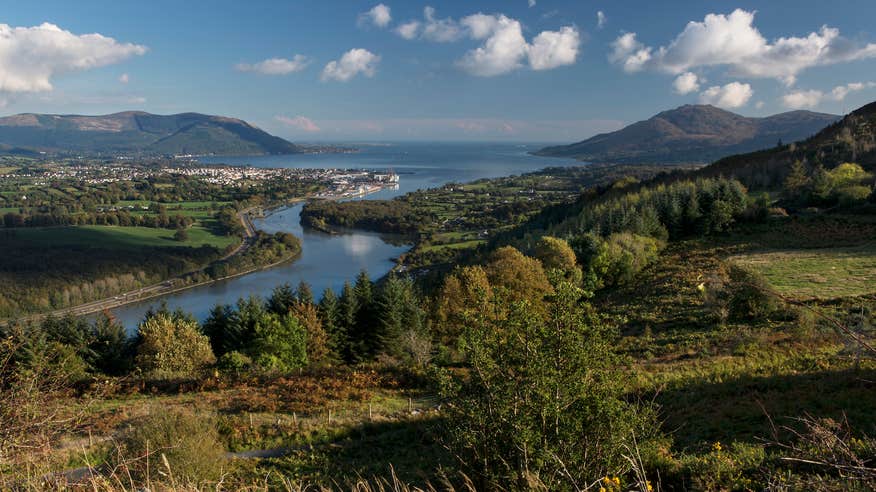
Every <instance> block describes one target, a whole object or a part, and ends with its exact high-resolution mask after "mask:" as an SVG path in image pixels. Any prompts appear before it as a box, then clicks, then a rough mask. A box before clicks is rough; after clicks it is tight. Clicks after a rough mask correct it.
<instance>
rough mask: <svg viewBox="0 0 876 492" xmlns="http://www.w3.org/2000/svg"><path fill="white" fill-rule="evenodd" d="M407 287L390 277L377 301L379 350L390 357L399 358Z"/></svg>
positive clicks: (392, 276)
mask: <svg viewBox="0 0 876 492" xmlns="http://www.w3.org/2000/svg"><path fill="white" fill-rule="evenodd" d="M406 287H407V286H406V285H405V282H404V280H402V279H400V278H399V277H398V276H396V275H390V276H389V277H388V278H387V279H386V282H385V283H384V284H383V288H382V289H381V290H380V295H379V297H378V299H377V319H378V320H379V325H380V330H379V333H378V336H379V338H380V350H381V351H384V352H386V353H388V354H390V355H393V356H396V357H399V356H401V355H402V354H401V348H400V340H401V335H402V331H403V330H404V328H405V324H406V323H405V322H406V320H405V305H406V303H407V299H406V297H407V295H408V293H407V292H406V290H407V288H406Z"/></svg>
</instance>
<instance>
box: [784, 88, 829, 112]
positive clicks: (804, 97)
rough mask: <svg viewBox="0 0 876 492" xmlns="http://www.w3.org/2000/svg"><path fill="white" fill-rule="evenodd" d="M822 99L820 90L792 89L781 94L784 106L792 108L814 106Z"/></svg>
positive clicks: (822, 95)
mask: <svg viewBox="0 0 876 492" xmlns="http://www.w3.org/2000/svg"><path fill="white" fill-rule="evenodd" d="M822 99H824V93H823V92H821V91H814V90H813V91H794V92H790V93H788V94H785V95H784V96H782V102H784V103H785V106H787V107H789V108H794V109H802V108H814V107H815V106H818V105H819V104H820V103H821V100H822Z"/></svg>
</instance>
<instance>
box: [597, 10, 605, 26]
mask: <svg viewBox="0 0 876 492" xmlns="http://www.w3.org/2000/svg"><path fill="white" fill-rule="evenodd" d="M606 22H608V18H607V17H605V13H604V12H603V11H601V10H600V11H599V12H596V28H597V29H602V28H603V27H605V23H606Z"/></svg>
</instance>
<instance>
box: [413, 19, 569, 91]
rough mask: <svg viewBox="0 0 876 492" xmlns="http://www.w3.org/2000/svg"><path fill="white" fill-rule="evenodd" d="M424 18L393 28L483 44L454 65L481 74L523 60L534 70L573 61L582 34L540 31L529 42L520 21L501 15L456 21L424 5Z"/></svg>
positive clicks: (518, 65)
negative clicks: (440, 17)
mask: <svg viewBox="0 0 876 492" xmlns="http://www.w3.org/2000/svg"><path fill="white" fill-rule="evenodd" d="M423 17H424V21H423V22H420V21H416V20H412V21H410V22H407V23H404V24H402V25H400V26H399V27H398V28H396V33H397V34H398V35H399V36H401V37H403V38H405V39H417V38H420V39H425V40H429V41H434V42H451V41H457V40H459V39H461V38H463V37H467V38H469V39H473V40H476V41H483V44H482V45H481V46H480V47H478V48H475V49H473V50H470V51H468V52H467V53H466V54H465V55H464V56H463V57H462V58H461V59H460V60H459V61H457V65H458V66H459V67H460V68H462V69H463V70H465V71H467V72H469V73H471V74H473V75H476V76H480V77H492V76H496V75H502V74H505V73H508V72H511V71H513V70H517V69H520V68H522V67H523V66H524V65H525V63H528V65H529V67H530V68H531V69H533V70H550V69H553V68H557V67H561V66H564V65H571V64H574V63H575V60H576V59H577V57H578V50H579V47H580V45H581V36H580V34H579V33H578V30H577V29H576V28H574V27H569V26H566V27H563V28H561V29H560V30H559V31H543V32H541V33H540V34H538V35H537V36H536V37H535V38H534V39H533V41H532V44H530V43H529V42H527V41H526V38H525V37H524V36H523V26H522V25H521V24H520V21H518V20H516V19H512V18H510V17H507V16H505V15H502V14H495V15H488V14H481V13H479V14H474V15H470V16H468V17H464V18H462V19H461V20H459V21H455V20H454V19H451V18H447V19H439V18H437V17H436V16H435V9H433V8H432V7H426V8H425V9H424V11H423Z"/></svg>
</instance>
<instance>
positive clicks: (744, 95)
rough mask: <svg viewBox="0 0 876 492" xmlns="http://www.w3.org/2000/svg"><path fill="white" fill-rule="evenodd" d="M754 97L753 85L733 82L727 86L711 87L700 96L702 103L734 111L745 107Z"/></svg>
mask: <svg viewBox="0 0 876 492" xmlns="http://www.w3.org/2000/svg"><path fill="white" fill-rule="evenodd" d="M753 95H754V91H753V90H751V85H749V84H743V83H740V82H731V83H729V84H727V85H725V86H719V85H716V86H714V87H709V88H708V89H706V90H705V91H703V92H702V93H701V94H700V102H701V103H703V104H711V105H713V106H718V107H719V108H726V109H733V108H739V107H742V106H745V105H746V104H748V101H749V100H750V99H751V96H753Z"/></svg>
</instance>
